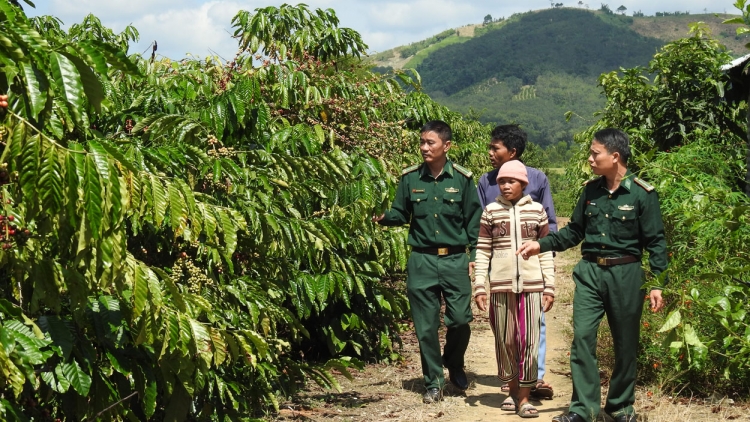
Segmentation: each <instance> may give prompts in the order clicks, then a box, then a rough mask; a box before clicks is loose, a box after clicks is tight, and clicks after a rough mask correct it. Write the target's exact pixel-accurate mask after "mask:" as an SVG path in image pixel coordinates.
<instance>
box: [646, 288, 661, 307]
mask: <svg viewBox="0 0 750 422" xmlns="http://www.w3.org/2000/svg"><path fill="white" fill-rule="evenodd" d="M648 296H649V299H650V300H651V312H659V311H661V310H662V308H663V307H664V300H663V299H662V298H661V290H659V289H654V290H651V293H649V295H648Z"/></svg>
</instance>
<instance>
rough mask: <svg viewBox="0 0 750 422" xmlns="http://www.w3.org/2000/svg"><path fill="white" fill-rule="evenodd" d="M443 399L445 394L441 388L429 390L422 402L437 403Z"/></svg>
mask: <svg viewBox="0 0 750 422" xmlns="http://www.w3.org/2000/svg"><path fill="white" fill-rule="evenodd" d="M442 399H443V392H442V391H440V389H439V388H428V389H427V391H425V392H424V395H422V401H423V402H425V403H437V402H439V401H440V400H442Z"/></svg>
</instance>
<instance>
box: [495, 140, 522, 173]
mask: <svg viewBox="0 0 750 422" xmlns="http://www.w3.org/2000/svg"><path fill="white" fill-rule="evenodd" d="M489 152H490V163H492V167H494V168H496V169H499V168H500V167H501V166H502V165H503V164H505V163H507V162H508V161H510V160H512V159H514V158H516V150H515V148H514V149H512V150H508V148H506V147H505V144H504V143H503V141H492V142H490V151H489Z"/></svg>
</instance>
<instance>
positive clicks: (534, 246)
mask: <svg viewBox="0 0 750 422" xmlns="http://www.w3.org/2000/svg"><path fill="white" fill-rule="evenodd" d="M540 251H541V248H540V247H539V242H536V241H528V242H525V243H524V244H523V245H521V247H520V248H518V250H517V251H516V255H521V258H523V259H529V257H530V256H534V255H539V252H540Z"/></svg>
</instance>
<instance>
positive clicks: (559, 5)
mask: <svg viewBox="0 0 750 422" xmlns="http://www.w3.org/2000/svg"><path fill="white" fill-rule="evenodd" d="M555 7H563V4H562V3H555Z"/></svg>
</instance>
